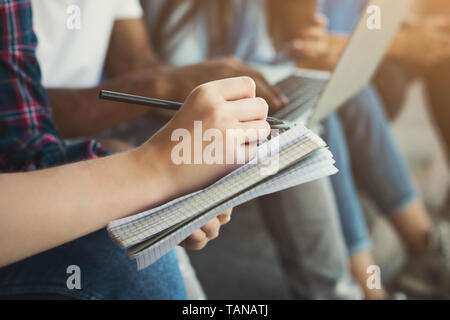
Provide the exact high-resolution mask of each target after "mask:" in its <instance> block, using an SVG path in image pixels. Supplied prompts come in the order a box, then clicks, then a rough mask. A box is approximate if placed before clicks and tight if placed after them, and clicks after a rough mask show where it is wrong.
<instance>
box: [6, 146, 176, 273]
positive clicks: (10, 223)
mask: <svg viewBox="0 0 450 320" xmlns="http://www.w3.org/2000/svg"><path fill="white" fill-rule="evenodd" d="M135 153H136V152H132V153H125V154H119V155H115V156H111V157H107V158H103V159H96V160H91V161H84V162H79V163H75V164H70V165H65V166H60V167H55V168H52V169H46V170H41V171H35V172H30V173H14V174H5V175H0V203H2V209H1V213H0V216H1V223H0V266H1V265H5V264H9V263H12V262H14V261H18V260H20V259H23V258H25V257H28V256H30V255H33V254H36V253H39V252H42V251H45V250H47V249H50V248H52V247H55V246H58V245H60V244H63V243H66V242H68V241H71V240H74V239H76V238H79V237H81V236H84V235H86V234H88V233H91V232H94V231H96V230H98V229H100V228H103V227H104V226H105V225H106V224H107V223H108V222H109V221H111V220H113V219H117V218H121V217H124V216H127V215H129V214H132V213H134V212H137V211H139V210H142V209H144V208H148V207H151V206H154V205H156V204H158V203H159V202H161V201H163V200H165V199H167V198H168V197H170V192H169V190H171V192H174V191H173V190H175V189H170V188H169V187H168V186H167V188H166V184H167V183H169V182H168V181H167V179H163V178H162V175H160V172H159V171H158V168H156V167H153V166H152V163H153V164H154V163H156V162H152V161H148V163H149V165H145V170H143V169H142V168H143V167H144V166H140V165H138V163H139V161H136V159H135V157H136V156H135ZM166 190H167V192H166Z"/></svg>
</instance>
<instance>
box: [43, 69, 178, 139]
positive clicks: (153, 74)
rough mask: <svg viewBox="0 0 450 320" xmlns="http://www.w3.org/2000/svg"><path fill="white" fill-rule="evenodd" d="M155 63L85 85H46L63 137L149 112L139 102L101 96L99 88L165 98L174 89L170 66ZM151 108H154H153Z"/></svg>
mask: <svg viewBox="0 0 450 320" xmlns="http://www.w3.org/2000/svg"><path fill="white" fill-rule="evenodd" d="M171 69H172V68H171V67H168V66H164V65H161V66H158V67H153V68H152V69H146V70H142V71H140V72H135V73H133V74H127V75H124V76H120V77H116V78H114V79H112V80H109V81H106V82H104V83H102V84H101V85H99V86H97V87H93V88H87V89H66V88H55V89H48V96H49V99H50V103H51V105H52V110H53V115H54V118H55V123H56V126H57V128H58V131H59V133H60V135H61V136H62V137H63V138H77V137H85V136H89V135H92V134H95V133H98V132H100V131H102V130H105V129H108V128H111V127H114V126H116V125H118V124H120V123H123V122H127V121H130V120H132V119H134V118H137V117H139V116H142V115H144V114H145V113H147V112H149V111H150V112H152V110H151V109H148V108H144V107H142V106H134V105H124V104H120V103H117V102H112V101H107V100H100V99H99V98H98V94H99V91H100V90H102V89H105V90H112V91H119V92H126V93H132V94H137V95H144V96H153V97H158V98H167V97H169V96H170V95H171V94H170V92H171V91H173V87H172V86H171V82H170V80H169V79H170V76H169V70H171ZM153 111H154V110H153Z"/></svg>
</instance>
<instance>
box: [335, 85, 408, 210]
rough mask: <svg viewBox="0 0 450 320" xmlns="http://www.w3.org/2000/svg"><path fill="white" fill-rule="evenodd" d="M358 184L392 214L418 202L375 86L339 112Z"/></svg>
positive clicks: (380, 206) (364, 91) (382, 208)
mask: <svg viewBox="0 0 450 320" xmlns="http://www.w3.org/2000/svg"><path fill="white" fill-rule="evenodd" d="M338 114H339V118H340V120H341V122H342V128H343V129H344V132H345V136H346V139H347V145H348V150H349V154H350V157H351V159H354V161H353V162H352V167H353V170H354V175H355V178H356V181H358V183H360V184H361V186H362V188H363V190H364V191H365V192H367V193H368V195H369V196H370V198H371V199H372V200H373V201H374V202H375V204H376V205H377V206H378V208H379V209H380V211H381V212H382V213H383V214H385V215H391V214H394V213H397V212H399V211H400V210H402V209H404V208H405V207H406V206H408V205H409V204H411V202H413V201H415V200H417V193H416V190H415V187H414V184H413V181H412V180H411V176H410V173H409V172H408V170H407V165H406V163H405V161H404V159H403V157H402V155H401V154H400V152H399V148H398V146H397V145H396V143H395V140H394V137H393V135H392V132H391V128H390V125H389V122H388V120H387V119H386V114H385V113H384V109H383V107H382V105H381V103H380V99H379V97H378V95H377V93H376V91H375V90H373V88H372V87H368V88H366V89H365V90H363V91H362V92H361V93H360V94H359V95H357V96H356V97H355V98H353V99H352V100H350V101H349V102H348V103H347V104H345V105H344V106H343V107H342V108H340V109H339V111H338Z"/></svg>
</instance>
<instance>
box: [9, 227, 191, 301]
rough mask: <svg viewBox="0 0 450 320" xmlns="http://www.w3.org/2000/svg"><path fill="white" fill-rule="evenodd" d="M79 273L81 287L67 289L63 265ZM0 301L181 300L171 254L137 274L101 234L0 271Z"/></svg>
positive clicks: (123, 254)
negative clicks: (13, 299) (14, 299)
mask: <svg viewBox="0 0 450 320" xmlns="http://www.w3.org/2000/svg"><path fill="white" fill-rule="evenodd" d="M70 265H77V266H79V267H80V269H81V289H79V290H77V289H72V290H71V289H68V288H67V284H66V282H67V279H68V278H69V276H71V274H70V273H69V274H68V273H66V271H67V267H68V266H70ZM0 298H1V299H5V298H8V299H11V298H21V299H95V300H97V299H186V293H185V288H184V284H183V280H182V278H181V274H180V270H179V267H178V260H177V258H176V256H175V252H174V251H171V252H170V253H168V254H167V255H165V256H163V257H162V258H161V259H159V260H158V261H157V262H155V263H154V264H152V265H151V266H149V267H148V268H146V269H144V270H143V271H140V272H138V271H137V270H136V263H135V262H134V261H133V260H130V259H129V258H128V257H127V256H126V252H125V250H122V249H119V248H118V247H117V246H116V245H115V244H114V243H113V242H112V241H111V240H110V238H109V237H108V234H107V232H106V230H104V229H103V230H100V231H97V232H95V233H92V234H90V235H87V236H85V237H83V238H79V239H77V240H74V241H72V242H69V243H66V244H64V245H62V246H59V247H57V248H54V249H52V250H48V251H46V252H44V253H41V254H38V255H35V256H32V257H30V258H27V259H25V260H22V261H20V262H17V263H14V264H12V265H9V266H6V267H3V268H0Z"/></svg>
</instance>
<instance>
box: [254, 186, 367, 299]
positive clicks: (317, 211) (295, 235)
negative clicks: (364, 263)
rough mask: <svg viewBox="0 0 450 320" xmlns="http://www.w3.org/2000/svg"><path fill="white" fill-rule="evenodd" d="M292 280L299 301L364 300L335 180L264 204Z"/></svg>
mask: <svg viewBox="0 0 450 320" xmlns="http://www.w3.org/2000/svg"><path fill="white" fill-rule="evenodd" d="M258 201H259V204H260V213H261V218H262V219H263V221H264V224H265V226H266V228H267V230H268V231H269V232H270V234H271V236H272V239H273V241H274V244H275V245H276V248H277V252H278V255H279V259H280V261H281V264H282V266H283V270H284V273H285V277H286V281H287V284H288V286H289V288H290V289H291V291H292V293H293V294H294V297H295V298H299V299H302V298H303V299H361V298H362V292H361V290H360V288H359V287H358V286H357V285H356V284H355V282H354V281H353V279H352V277H351V274H350V271H349V265H348V255H347V252H346V249H345V243H344V239H343V236H342V231H341V227H340V224H339V220H338V219H339V218H338V213H337V209H336V206H335V201H334V195H333V191H332V189H331V185H330V183H329V179H321V180H317V181H313V182H310V183H307V184H304V185H300V186H297V187H294V188H291V189H287V190H283V191H281V192H278V193H275V194H271V195H267V196H264V197H261V198H259V199H258Z"/></svg>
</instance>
